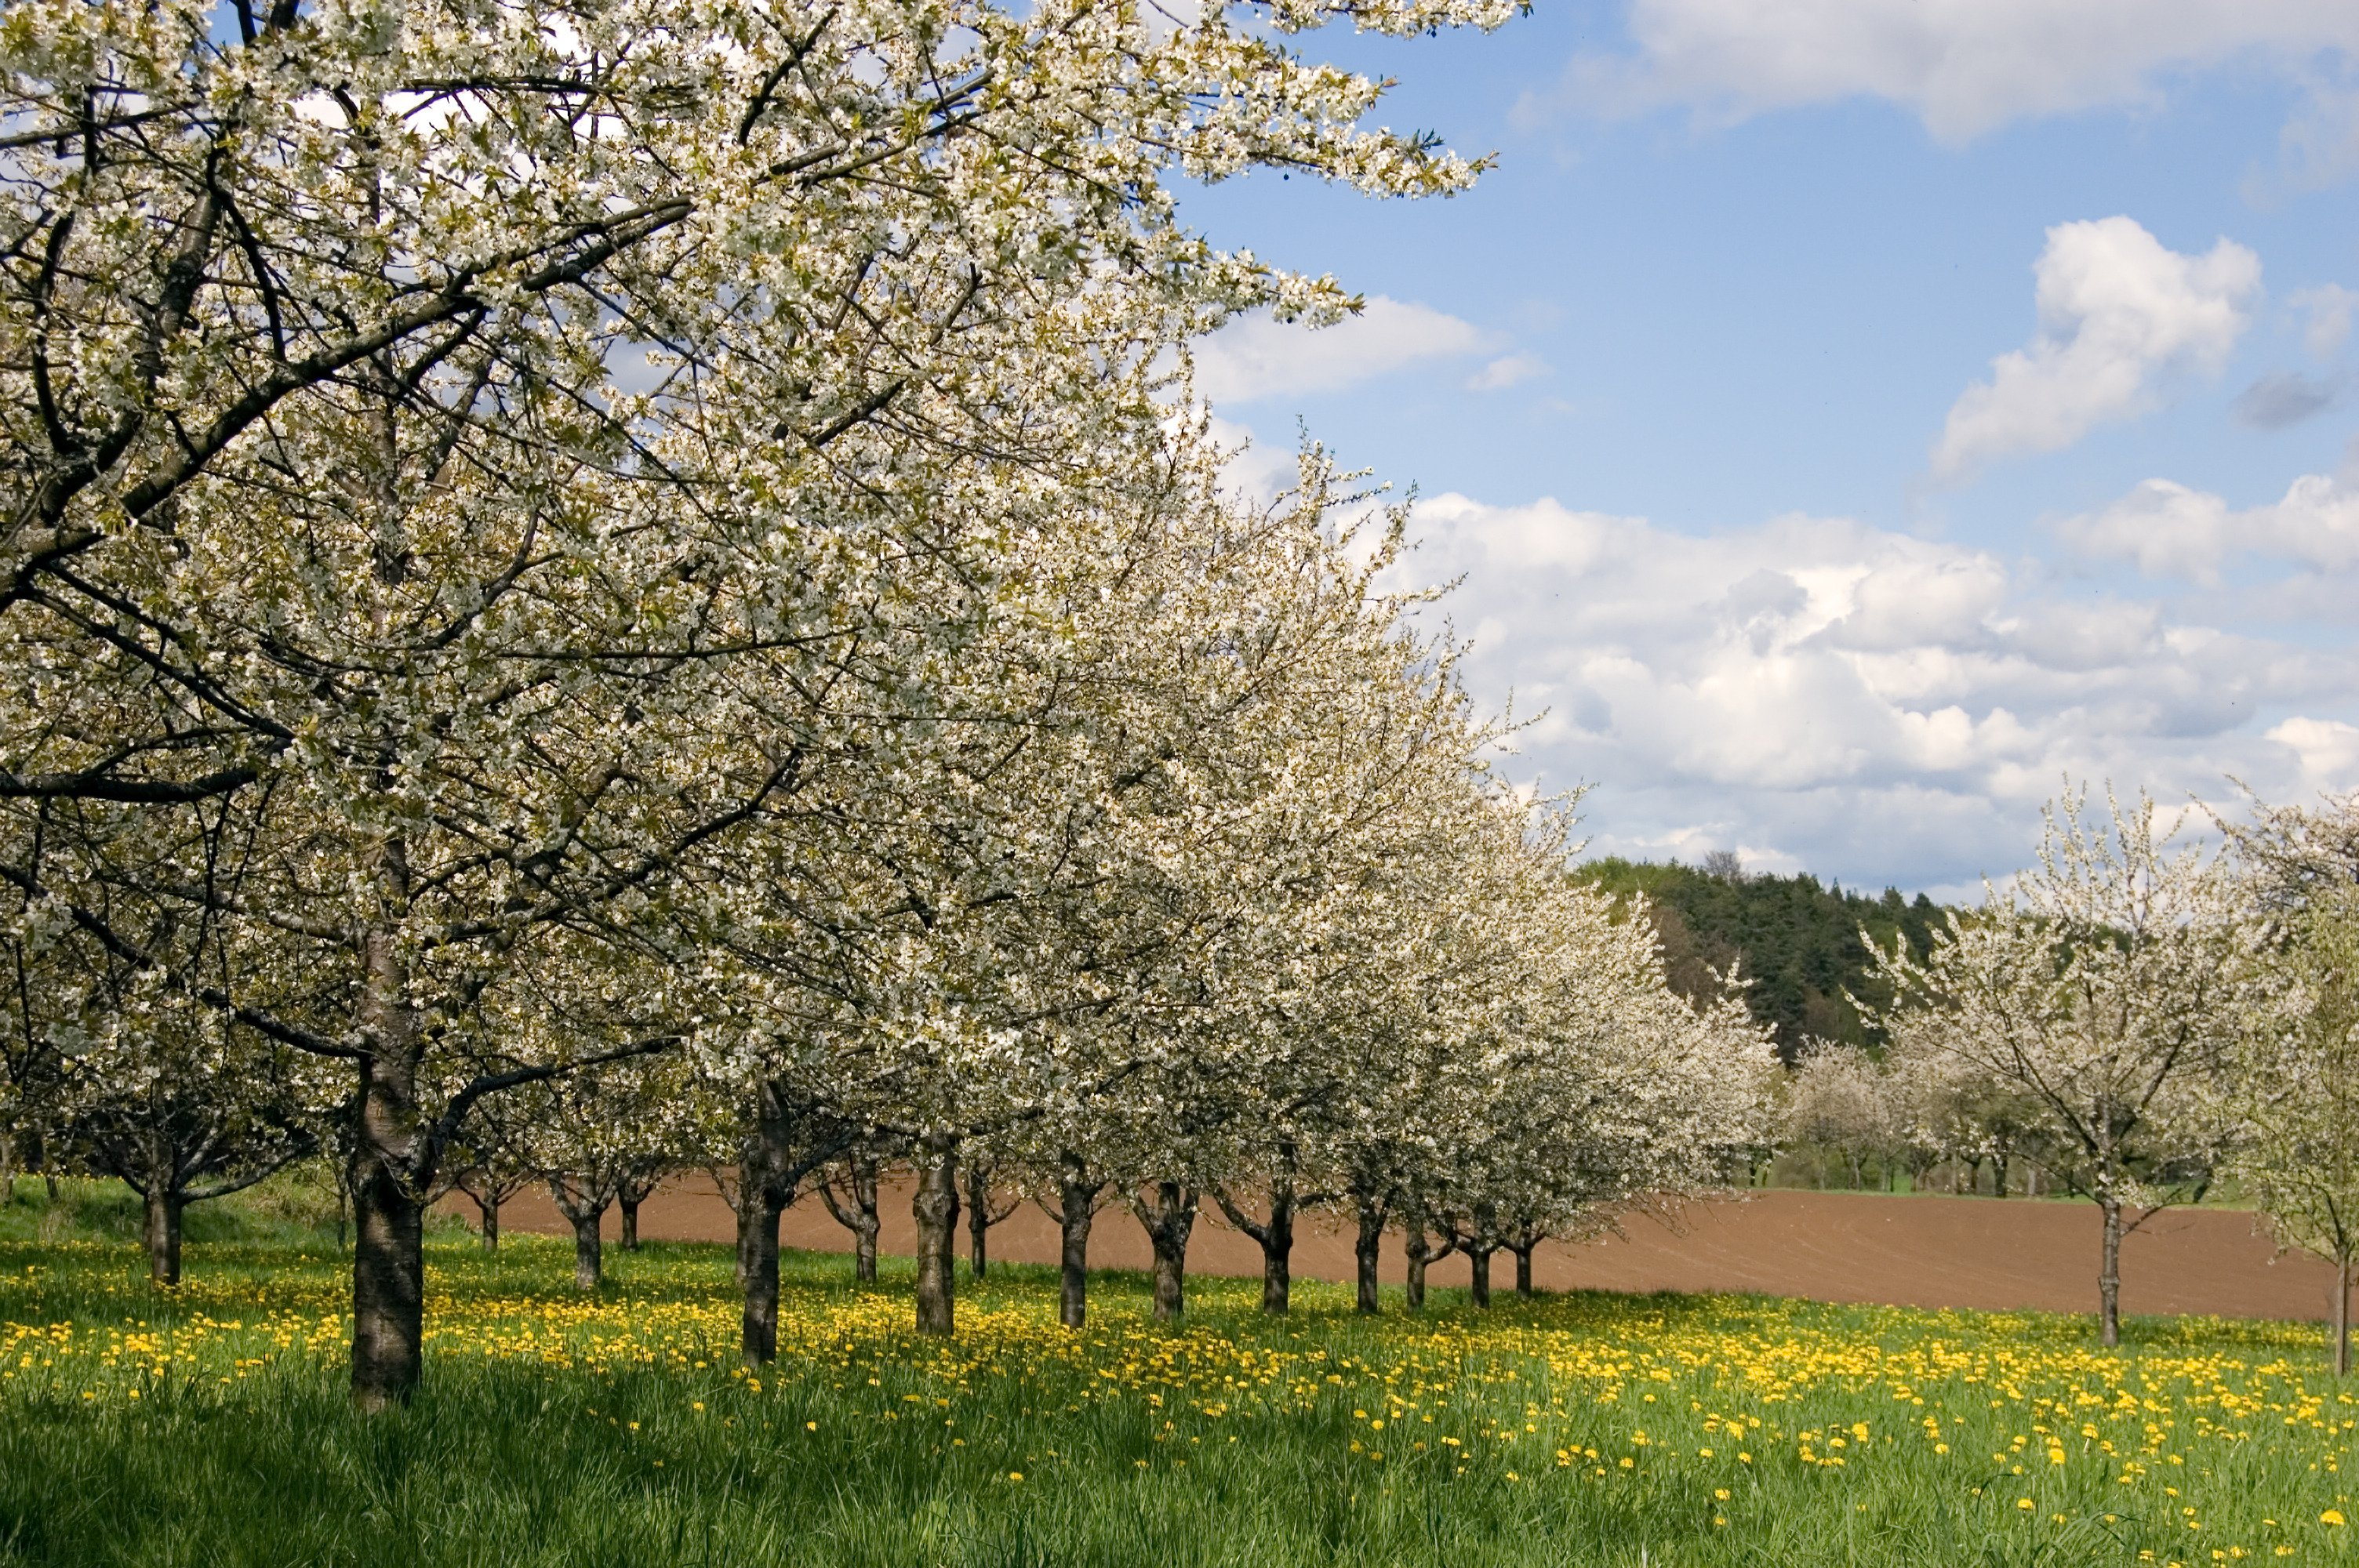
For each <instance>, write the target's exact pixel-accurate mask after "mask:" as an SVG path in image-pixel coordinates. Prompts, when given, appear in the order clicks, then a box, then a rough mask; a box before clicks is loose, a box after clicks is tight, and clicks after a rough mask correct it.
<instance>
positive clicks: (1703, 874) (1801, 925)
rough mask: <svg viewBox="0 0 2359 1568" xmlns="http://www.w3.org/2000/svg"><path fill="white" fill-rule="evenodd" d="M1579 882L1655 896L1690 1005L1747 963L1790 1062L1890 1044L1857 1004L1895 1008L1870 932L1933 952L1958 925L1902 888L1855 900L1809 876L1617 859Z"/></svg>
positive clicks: (1754, 1000) (1667, 947)
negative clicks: (1819, 1043)
mask: <svg viewBox="0 0 2359 1568" xmlns="http://www.w3.org/2000/svg"><path fill="white" fill-rule="evenodd" d="M1573 874H1574V875H1575V876H1576V877H1578V878H1579V879H1580V880H1582V881H1587V882H1593V883H1595V884H1596V885H1597V886H1599V887H1601V888H1603V889H1604V890H1606V891H1607V892H1613V893H1615V894H1619V895H1622V896H1625V897H1627V896H1629V895H1632V894H1643V895H1645V897H1646V898H1647V902H1648V903H1649V905H1650V906H1651V908H1652V909H1653V912H1654V918H1655V926H1656V930H1657V931H1658V933H1659V934H1660V935H1661V936H1662V942H1663V961H1664V968H1665V969H1666V971H1667V973H1668V976H1669V980H1670V983H1671V987H1672V989H1675V990H1677V991H1678V992H1680V995H1682V996H1685V997H1688V998H1690V999H1695V998H1701V997H1709V996H1712V995H1714V994H1716V992H1717V989H1718V985H1717V982H1715V981H1714V980H1713V979H1712V973H1713V971H1714V970H1718V971H1720V972H1721V973H1723V974H1725V973H1727V972H1728V971H1729V970H1730V968H1732V966H1734V965H1737V964H1738V963H1739V962H1740V961H1741V963H1742V973H1743V974H1744V976H1745V979H1747V980H1748V981H1750V982H1751V984H1750V986H1749V988H1748V989H1747V991H1746V997H1747V1000H1748V1001H1749V1002H1750V1003H1751V1005H1752V1009H1753V1016H1754V1017H1756V1018H1757V1019H1759V1020H1760V1021H1761V1022H1764V1023H1766V1024H1767V1025H1769V1027H1770V1028H1772V1029H1774V1030H1775V1031H1776V1032H1777V1053H1778V1054H1779V1055H1780V1056H1783V1057H1784V1058H1785V1059H1786V1060H1787V1061H1788V1063H1790V1062H1792V1061H1793V1059H1794V1056H1795V1054H1796V1053H1797V1052H1798V1051H1799V1050H1800V1049H1801V1046H1802V1042H1803V1040H1804V1039H1805V1038H1806V1037H1810V1036H1816V1037H1818V1038H1820V1039H1824V1040H1840V1041H1843V1042H1845V1043H1847V1044H1854V1045H1867V1046H1875V1045H1879V1044H1882V1040H1881V1038H1880V1036H1879V1035H1878V1033H1877V1032H1876V1031H1875V1030H1874V1029H1873V1028H1872V1027H1871V1026H1870V1025H1869V1024H1868V1023H1867V1022H1865V1021H1864V1020H1863V1019H1862V1018H1861V1017H1860V1014H1859V1010H1858V1008H1856V1007H1854V1005H1853V1003H1852V1000H1851V998H1852V997H1857V998H1859V999H1860V1000H1862V1001H1864V1002H1866V1003H1868V1004H1869V1005H1870V1006H1871V1007H1873V1006H1878V1005H1881V1004H1882V1003H1883V1002H1884V1001H1885V1000H1887V999H1886V991H1885V989H1884V988H1882V987H1880V986H1878V985H1877V984H1876V983H1875V980H1874V979H1872V978H1871V976H1870V975H1869V972H1868V957H1867V948H1866V947H1865V946H1864V944H1862V942H1861V941H1860V929H1861V927H1863V926H1864V927H1865V928H1866V929H1867V931H1868V933H1869V934H1870V935H1871V936H1873V938H1874V939H1875V941H1876V942H1878V943H1880V944H1883V945H1884V946H1890V945H1891V942H1892V938H1893V935H1894V934H1895V933H1899V934H1902V935H1906V936H1907V937H1908V944H1909V946H1912V947H1914V948H1915V949H1916V950H1917V951H1918V952H1919V953H1923V952H1925V951H1926V950H1927V948H1928V947H1929V946H1930V941H1931V938H1930V935H1929V934H1930V932H1931V930H1932V929H1933V928H1934V927H1935V926H1937V925H1941V924H1942V923H1943V921H1944V920H1945V919H1946V918H1947V915H1948V911H1947V910H1946V909H1944V908H1943V907H1942V906H1941V905H1940V904H1937V903H1934V902H1933V901H1932V900H1930V899H1929V898H1927V897H1926V896H1925V895H1924V894H1923V893H1919V894H1918V895H1917V896H1916V898H1915V899H1913V900H1911V899H1904V898H1903V897H1901V895H1900V893H1899V892H1897V890H1895V889H1892V888H1886V889H1885V890H1884V892H1883V893H1882V894H1881V895H1880V896H1870V895H1868V894H1865V893H1858V892H1846V891H1844V889H1843V885H1842V884H1841V883H1840V882H1838V883H1834V884H1832V885H1824V884H1821V882H1820V881H1819V879H1818V878H1816V877H1814V876H1811V875H1810V874H1809V873H1807V872H1805V873H1803V874H1801V875H1799V876H1791V877H1778V876H1763V875H1758V874H1754V873H1747V872H1743V871H1736V870H1734V869H1733V868H1731V869H1721V868H1714V869H1713V870H1711V871H1707V870H1704V869H1703V868H1701V867H1697V866H1684V865H1681V864H1680V862H1678V861H1677V860H1673V861H1670V862H1669V863H1667V864H1660V865H1658V864H1657V863H1656V862H1654V861H1651V860H1623V859H1622V858H1620V857H1619V856H1610V857H1608V858H1606V859H1604V860H1595V861H1592V862H1591V863H1589V864H1587V865H1585V866H1582V867H1581V868H1580V869H1579V870H1578V871H1575V872H1574V873H1573ZM1845 993H1849V994H1848V995H1846V994H1845Z"/></svg>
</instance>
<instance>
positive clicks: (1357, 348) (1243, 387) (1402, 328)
mask: <svg viewBox="0 0 2359 1568" xmlns="http://www.w3.org/2000/svg"><path fill="white" fill-rule="evenodd" d="M1496 347H1497V344H1496V342H1495V340H1494V339H1493V337H1492V335H1491V334H1490V333H1488V332H1485V331H1484V330H1482V329H1481V328H1479V327H1476V326H1474V325H1473V323H1471V322H1467V321H1462V320H1460V319H1458V318H1457V317H1455V316H1450V315H1445V314H1444V313H1443V312H1441V311H1439V310H1436V309H1434V308H1432V307H1430V306H1426V305H1417V304H1404V303H1402V302H1401V301H1399V300H1397V299H1387V298H1386V297H1384V296H1382V295H1378V296H1376V297H1374V298H1371V299H1370V300H1369V301H1368V303H1367V307H1366V308H1365V309H1364V310H1362V311H1361V312H1360V314H1358V315H1357V316H1353V317H1350V318H1348V319H1344V320H1343V321H1340V322H1338V323H1336V324H1335V325H1334V326H1332V327H1321V328H1310V327H1304V326H1299V325H1284V326H1282V325H1280V324H1279V323H1277V322H1276V321H1273V320H1271V319H1269V318H1268V317H1267V316H1266V315H1255V316H1249V317H1246V318H1245V319H1242V320H1238V321H1233V322H1231V323H1230V324H1229V325H1228V326H1226V327H1223V328H1222V329H1221V330H1219V331H1217V332H1215V333H1213V334H1212V336H1211V337H1209V338H1206V339H1205V340H1203V341H1201V342H1200V343H1199V344H1197V345H1196V349H1195V356H1196V390H1197V392H1198V393H1199V394H1200V395H1202V396H1204V397H1206V398H1208V399H1210V400H1211V401H1212V405H1213V406H1215V407H1221V406H1227V405H1230V404H1239V403H1253V402H1256V401H1258V400H1260V399H1263V398H1268V397H1291V396H1297V395H1301V394H1304V393H1314V392H1335V391H1339V390H1341V389H1342V388H1343V387H1346V386H1351V385H1353V384H1355V383H1358V382H1363V381H1367V380H1369V379H1371V378H1373V377H1375V376H1379V375H1384V374H1386V373H1390V372H1392V371H1397V370H1400V369H1402V368H1403V367H1405V366H1408V365H1412V364H1416V363H1419V362H1421V361H1426V360H1437V359H1456V358H1461V357H1463V356H1466V355H1471V354H1478V353H1482V352H1484V351H1488V350H1493V349H1495V348H1496Z"/></svg>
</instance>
